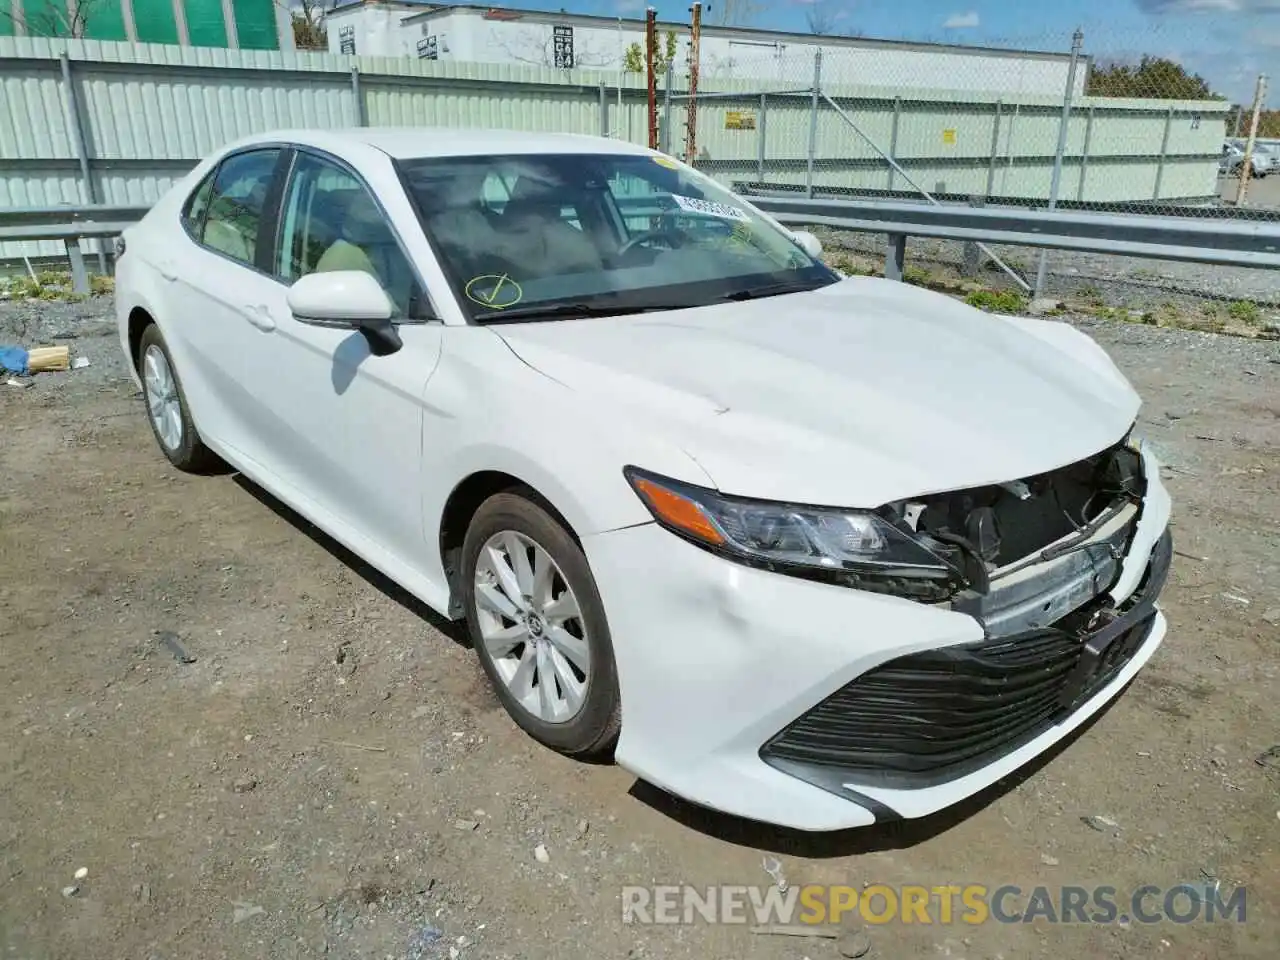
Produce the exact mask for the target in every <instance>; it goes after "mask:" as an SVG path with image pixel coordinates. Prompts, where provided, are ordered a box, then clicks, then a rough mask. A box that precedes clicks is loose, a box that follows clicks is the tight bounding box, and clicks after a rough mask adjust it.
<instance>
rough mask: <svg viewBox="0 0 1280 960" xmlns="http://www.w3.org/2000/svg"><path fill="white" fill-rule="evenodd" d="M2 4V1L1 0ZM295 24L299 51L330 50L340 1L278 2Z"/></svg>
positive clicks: (296, 45)
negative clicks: (331, 19) (332, 18)
mask: <svg viewBox="0 0 1280 960" xmlns="http://www.w3.org/2000/svg"><path fill="white" fill-rule="evenodd" d="M0 2H2V0H0ZM278 2H280V5H281V6H283V7H284V8H285V10H287V11H288V12H289V17H290V19H291V20H292V22H293V45H294V46H295V47H297V48H298V49H299V50H328V49H329V31H328V28H327V27H326V25H325V22H324V21H325V17H326V16H328V14H329V11H330V10H332V9H333V8H334V7H335V6H337V4H338V0H278Z"/></svg>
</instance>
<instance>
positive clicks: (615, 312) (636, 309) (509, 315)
mask: <svg viewBox="0 0 1280 960" xmlns="http://www.w3.org/2000/svg"><path fill="white" fill-rule="evenodd" d="M682 306H688V304H683V305H673V306H651V305H649V304H642V305H638V306H636V305H633V306H622V305H620V304H600V303H548V304H544V305H542V306H538V305H536V304H534V305H531V306H528V307H516V308H514V309H507V310H495V311H494V312H493V313H486V314H484V315H482V316H479V317H476V321H477V322H478V323H507V322H508V321H516V320H572V319H576V318H582V319H584V320H585V319H588V318H592V317H625V316H627V315H628V314H633V313H647V312H649V311H650V310H677V309H680V308H681V307H682Z"/></svg>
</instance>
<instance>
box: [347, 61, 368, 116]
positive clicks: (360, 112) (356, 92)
mask: <svg viewBox="0 0 1280 960" xmlns="http://www.w3.org/2000/svg"><path fill="white" fill-rule="evenodd" d="M351 96H352V97H353V98H354V99H355V102H356V126H357V127H367V126H368V125H369V116H368V113H367V111H366V110H365V105H364V93H363V92H361V90H360V68H359V67H352V68H351Z"/></svg>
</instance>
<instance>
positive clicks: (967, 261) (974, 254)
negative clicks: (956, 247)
mask: <svg viewBox="0 0 1280 960" xmlns="http://www.w3.org/2000/svg"><path fill="white" fill-rule="evenodd" d="M986 205H987V204H986V198H985V197H970V198H969V206H971V207H985V206H986ZM981 266H982V251H981V250H979V249H978V245H977V244H976V243H975V242H974V241H972V240H968V241H965V245H964V262H963V264H962V265H961V267H960V275H961V276H964V277H969V278H973V277H976V276H977V275H978V270H979V269H980V268H981Z"/></svg>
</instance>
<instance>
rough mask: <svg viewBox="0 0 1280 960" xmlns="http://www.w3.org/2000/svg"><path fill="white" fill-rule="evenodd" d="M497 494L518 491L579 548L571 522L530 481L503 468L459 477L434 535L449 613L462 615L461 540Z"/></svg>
mask: <svg viewBox="0 0 1280 960" xmlns="http://www.w3.org/2000/svg"><path fill="white" fill-rule="evenodd" d="M499 493H518V494H520V495H521V496H523V497H525V498H526V499H528V500H529V501H531V502H532V503H535V504H537V505H538V506H539V507H541V508H542V509H543V510H545V511H547V513H549V514H550V515H551V516H552V518H553V519H555V521H556V522H557V523H559V524H560V525H561V526H562V527H564V529H565V531H566V532H567V533H568V534H569V536H570V537H572V538H573V541H574V543H576V544H577V545H578V546H579V548H581V546H582V539H581V537H580V536H579V533H578V530H577V529H576V528H575V526H574V524H573V523H572V522H570V520H569V519H568V518H567V517H566V516H565V514H564V513H563V512H562V511H561V510H560V509H559V508H558V507H557V506H556V504H555V503H553V502H552V500H551V498H550V497H548V496H547V495H546V494H544V493H543V492H542V491H541V490H540V489H538V487H536V486H534V485H533V484H532V483H530V482H529V481H527V480H525V479H523V478H521V477H519V476H516V475H515V474H513V473H508V472H506V471H504V470H477V471H474V472H473V473H471V474H469V475H468V476H466V477H464V478H463V479H462V480H460V481H459V482H458V483H457V484H456V485H455V486H454V488H453V490H452V491H451V492H450V493H449V496H448V497H446V498H445V501H444V506H443V508H442V509H441V511H440V523H439V526H438V534H437V541H438V542H437V548H438V550H439V552H440V562H441V564H442V565H443V567H444V573H445V579H446V580H447V582H448V585H449V615H450V616H451V617H461V616H462V615H463V610H462V600H461V597H462V591H461V587H460V579H459V578H460V575H461V570H460V567H461V555H462V543H463V540H464V539H465V538H466V535H467V528H468V527H469V526H470V525H471V519H472V518H473V517H474V516H475V515H476V511H477V510H479V509H480V505H481V504H483V503H484V502H485V501H486V500H488V499H489V498H490V497H492V496H494V495H495V494H499Z"/></svg>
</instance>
